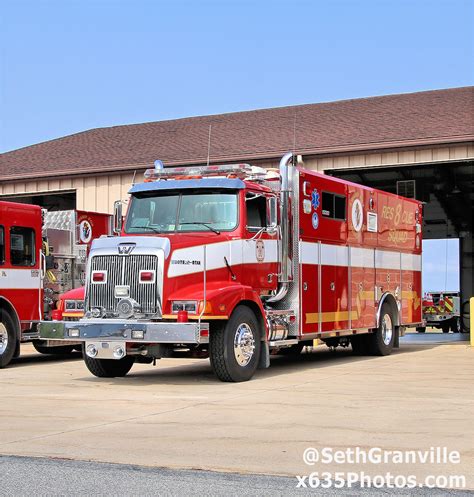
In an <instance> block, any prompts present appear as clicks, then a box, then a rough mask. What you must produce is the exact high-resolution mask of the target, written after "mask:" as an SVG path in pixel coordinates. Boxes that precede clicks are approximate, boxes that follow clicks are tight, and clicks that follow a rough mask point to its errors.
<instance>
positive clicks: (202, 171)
mask: <svg viewBox="0 0 474 497" xmlns="http://www.w3.org/2000/svg"><path fill="white" fill-rule="evenodd" d="M266 175H267V171H266V170H265V169H263V168H262V167H257V166H251V165H250V164H222V165H216V166H197V167H167V168H164V169H157V168H155V169H147V170H146V171H145V179H146V180H148V181H156V180H159V179H172V178H174V179H176V178H182V179H186V178H188V179H189V178H196V177H199V178H201V177H204V176H231V177H233V178H239V179H246V178H247V179H254V180H263V179H265V177H266Z"/></svg>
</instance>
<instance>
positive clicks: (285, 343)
mask: <svg viewBox="0 0 474 497" xmlns="http://www.w3.org/2000/svg"><path fill="white" fill-rule="evenodd" d="M297 343H299V340H297V339H296V338H294V339H290V340H273V341H271V342H268V345H269V346H270V348H279V349H281V348H283V347H291V346H292V345H296V344H297Z"/></svg>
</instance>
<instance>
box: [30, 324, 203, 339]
mask: <svg viewBox="0 0 474 497" xmlns="http://www.w3.org/2000/svg"><path fill="white" fill-rule="evenodd" d="M134 332H135V333H134ZM137 333H138V334H139V335H141V334H143V338H136V335H137ZM39 334H40V338H41V339H42V340H65V341H66V340H67V341H71V340H74V341H75V342H89V341H97V340H99V341H101V342H110V343H115V342H117V343H118V342H120V343H124V342H125V343H133V344H194V345H199V344H203V343H209V323H199V322H192V323H177V322H151V321H132V320H121V319H83V320H80V321H42V322H41V323H40V324H39Z"/></svg>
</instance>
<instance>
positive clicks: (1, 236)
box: [0, 226, 5, 264]
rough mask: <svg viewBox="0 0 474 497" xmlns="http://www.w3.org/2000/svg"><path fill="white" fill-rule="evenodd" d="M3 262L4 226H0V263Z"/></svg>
mask: <svg viewBox="0 0 474 497" xmlns="http://www.w3.org/2000/svg"><path fill="white" fill-rule="evenodd" d="M4 263H5V228H4V227H3V226H0V264H4Z"/></svg>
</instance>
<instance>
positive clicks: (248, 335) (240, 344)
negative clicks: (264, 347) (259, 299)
mask: <svg viewBox="0 0 474 497" xmlns="http://www.w3.org/2000/svg"><path fill="white" fill-rule="evenodd" d="M260 349H261V341H260V330H259V325H258V321H257V318H256V317H255V314H254V313H253V312H252V310H251V309H249V308H248V307H247V306H244V305H240V306H238V307H237V308H236V309H235V310H234V312H233V313H232V316H231V317H230V319H229V321H227V323H226V324H225V325H224V326H222V327H220V328H217V329H214V330H212V331H211V333H210V335H209V355H210V358H211V366H212V369H213V370H214V373H215V374H216V376H217V377H218V378H219V379H220V380H221V381H232V382H239V381H247V380H250V378H252V376H253V375H254V373H255V370H256V369H257V365H258V359H259V357H260Z"/></svg>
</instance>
